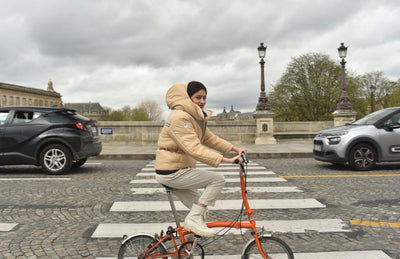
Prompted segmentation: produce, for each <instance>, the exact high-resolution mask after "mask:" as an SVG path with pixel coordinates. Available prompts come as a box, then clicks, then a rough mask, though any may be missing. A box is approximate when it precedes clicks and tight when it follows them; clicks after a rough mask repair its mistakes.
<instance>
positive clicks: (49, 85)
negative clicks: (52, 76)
mask: <svg viewBox="0 0 400 259" xmlns="http://www.w3.org/2000/svg"><path fill="white" fill-rule="evenodd" d="M47 91H50V92H55V91H54V88H53V82H52V81H51V80H49V82H48V83H47Z"/></svg>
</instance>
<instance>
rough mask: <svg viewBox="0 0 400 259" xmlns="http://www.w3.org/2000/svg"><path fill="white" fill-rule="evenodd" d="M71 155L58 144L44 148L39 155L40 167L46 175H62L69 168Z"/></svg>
mask: <svg viewBox="0 0 400 259" xmlns="http://www.w3.org/2000/svg"><path fill="white" fill-rule="evenodd" d="M71 163H72V159H71V154H70V153H69V150H68V149H67V148H66V147H65V146H63V145H60V144H52V145H49V146H47V147H45V148H44V149H43V150H42V152H41V153H40V165H41V166H42V169H43V171H45V172H46V173H48V174H62V173H64V172H65V171H66V170H69V169H70V168H71Z"/></svg>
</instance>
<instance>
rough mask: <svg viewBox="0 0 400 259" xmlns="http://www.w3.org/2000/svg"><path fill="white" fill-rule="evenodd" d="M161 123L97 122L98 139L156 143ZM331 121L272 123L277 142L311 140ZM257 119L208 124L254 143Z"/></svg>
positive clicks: (240, 141) (233, 137) (111, 142)
mask: <svg viewBox="0 0 400 259" xmlns="http://www.w3.org/2000/svg"><path fill="white" fill-rule="evenodd" d="M163 125H164V122H154V121H99V122H98V128H99V134H100V138H101V141H102V142H103V143H105V144H108V145H156V144H157V140H158V135H159V134H160V131H161V129H162V127H163ZM333 125H334V122H333V121H304V122H303V121H299V122H274V127H273V128H274V131H273V136H274V137H275V139H276V140H277V142H278V143H279V142H283V141H287V140H293V139H296V140H312V138H313V137H314V136H315V135H316V134H317V133H318V131H320V130H322V129H326V128H330V127H333ZM256 126H257V125H256V121H210V122H209V123H208V127H209V128H210V130H211V131H212V132H214V133H215V134H216V135H218V136H220V137H222V138H224V139H226V140H228V141H230V142H232V143H234V144H254V143H255V139H256V130H257V129H256Z"/></svg>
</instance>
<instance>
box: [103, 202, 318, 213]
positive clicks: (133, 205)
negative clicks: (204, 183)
mask: <svg viewBox="0 0 400 259" xmlns="http://www.w3.org/2000/svg"><path fill="white" fill-rule="evenodd" d="M249 203H250V207H251V208H252V209H253V210H254V209H305V208H325V207H326V206H325V205H324V204H322V203H320V202H319V201H317V200H316V199H260V200H249ZM241 204H242V200H218V201H216V203H215V206H213V207H208V209H209V210H238V209H240V208H241ZM175 206H176V209H177V210H180V211H182V210H185V211H186V210H188V208H186V207H185V206H184V205H183V204H182V203H181V202H175ZM110 211H134V212H143V211H171V206H170V204H169V202H168V201H116V202H114V203H113V205H112V206H111V208H110Z"/></svg>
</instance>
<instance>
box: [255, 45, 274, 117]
mask: <svg viewBox="0 0 400 259" xmlns="http://www.w3.org/2000/svg"><path fill="white" fill-rule="evenodd" d="M257 50H258V56H259V57H260V58H261V61H260V65H261V92H260V97H259V98H258V103H257V107H256V111H269V110H271V107H270V106H269V104H268V98H267V95H266V94H265V80H264V64H265V61H264V58H265V52H266V50H267V47H265V46H264V43H262V42H261V43H260V46H259V47H258V48H257Z"/></svg>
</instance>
